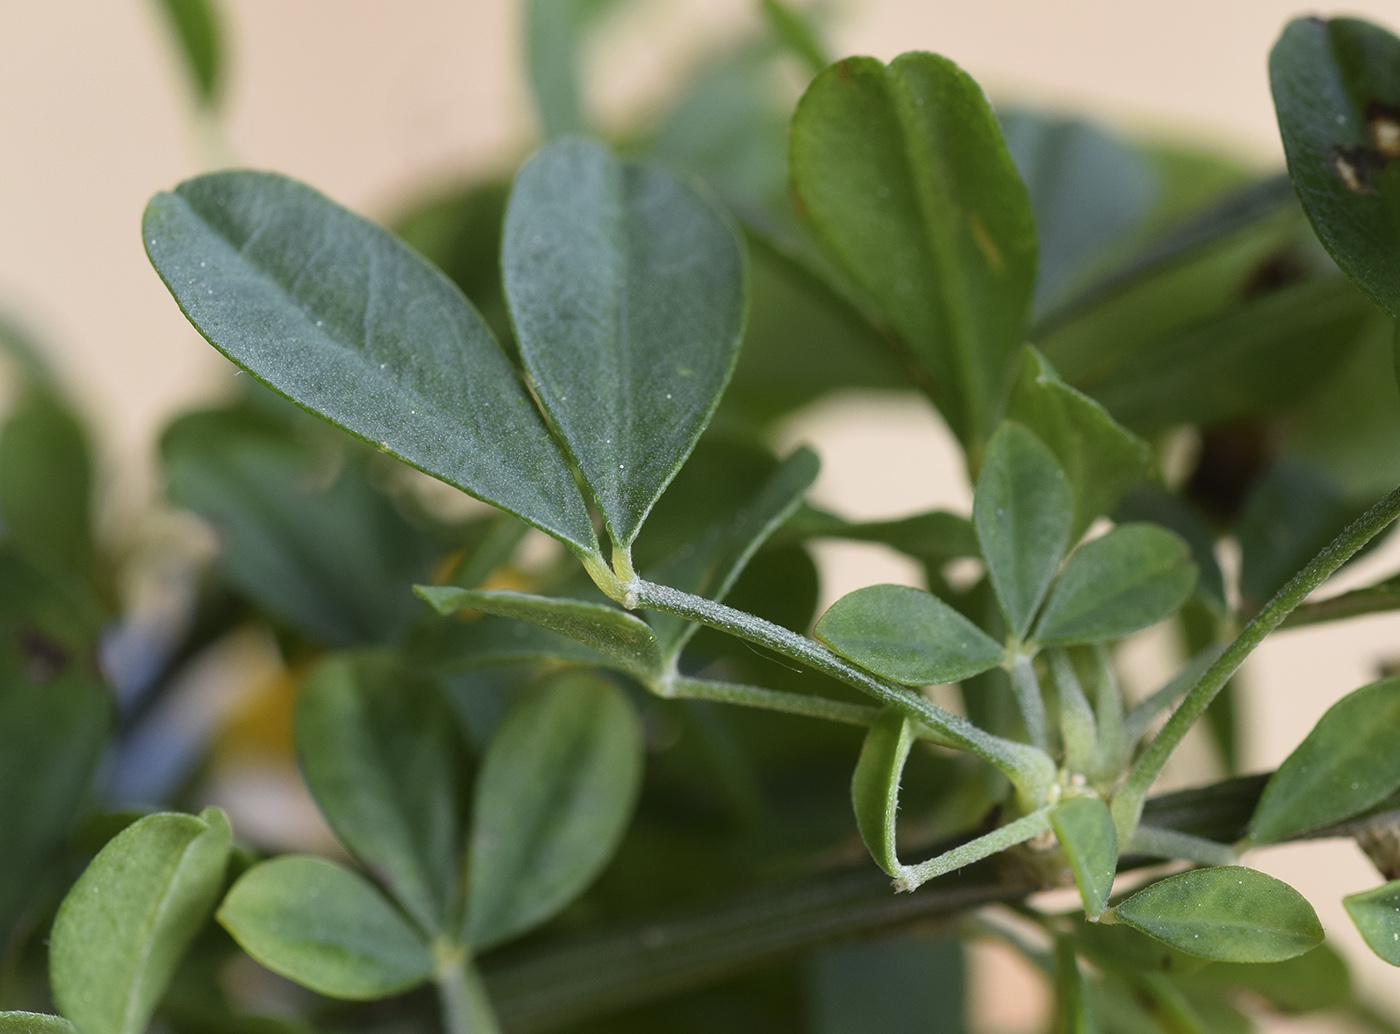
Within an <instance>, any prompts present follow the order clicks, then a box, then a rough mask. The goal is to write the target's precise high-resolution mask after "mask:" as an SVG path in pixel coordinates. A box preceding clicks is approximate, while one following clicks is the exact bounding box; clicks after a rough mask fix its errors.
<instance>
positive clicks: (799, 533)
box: [777, 506, 981, 567]
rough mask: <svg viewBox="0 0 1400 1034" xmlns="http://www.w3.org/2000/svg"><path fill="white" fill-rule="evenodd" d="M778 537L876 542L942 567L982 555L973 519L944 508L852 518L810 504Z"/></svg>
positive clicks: (788, 523)
mask: <svg viewBox="0 0 1400 1034" xmlns="http://www.w3.org/2000/svg"><path fill="white" fill-rule="evenodd" d="M777 537H778V539H779V540H780V541H784V542H786V541H788V540H789V539H797V540H799V541H805V540H807V539H822V538H831V539H847V540H849V541H852V542H879V543H882V544H884V545H886V546H889V547H890V548H892V549H897V550H899V552H901V553H905V554H907V555H909V556H911V557H913V558H914V559H916V560H921V561H923V562H924V563H925V564H928V565H930V566H933V567H942V566H943V565H944V564H946V563H947V562H948V561H950V560H956V559H958V558H960V557H976V556H980V555H981V554H980V553H979V551H978V549H977V533H976V532H975V531H974V530H973V528H972V522H971V521H969V520H968V519H967V518H966V517H960V516H958V515H957V514H955V513H947V512H946V511H943V510H931V511H929V512H928V513H919V514H915V515H914V516H912V517H902V518H899V519H898V520H893V521H860V522H852V521H848V520H846V519H845V518H843V517H838V516H836V515H835V514H832V513H826V512H825V511H823V510H818V509H817V508H815V507H813V506H802V507H800V508H799V509H798V510H797V512H795V513H794V514H793V515H792V518H791V519H790V520H789V521H788V522H787V523H786V524H785V525H783V527H782V529H781V530H780V532H779V533H778V536H777Z"/></svg>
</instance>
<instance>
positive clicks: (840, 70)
mask: <svg viewBox="0 0 1400 1034" xmlns="http://www.w3.org/2000/svg"><path fill="white" fill-rule="evenodd" d="M836 78H838V79H840V80H841V81H842V82H843V83H845V84H846V85H848V86H849V85H850V84H851V83H853V82H854V81H855V80H854V79H853V78H852V77H851V69H850V67H849V62H846V61H838V62H836Z"/></svg>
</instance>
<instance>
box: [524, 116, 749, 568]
mask: <svg viewBox="0 0 1400 1034" xmlns="http://www.w3.org/2000/svg"><path fill="white" fill-rule="evenodd" d="M501 268H502V270H503V272H504V277H505V290H506V297H507V299H508V300H509V302H510V309H511V316H512V317H513V319H514V323H515V333H516V340H517V343H518V344H519V346H520V357H521V360H522V361H523V362H524V364H525V368H526V370H527V371H528V372H529V374H530V378H531V387H532V388H533V389H534V392H535V395H536V397H537V398H538V399H539V400H540V403H541V404H542V405H543V406H544V409H545V411H546V412H547V413H548V414H549V416H550V419H551V421H552V423H553V426H554V427H555V428H556V430H557V431H558V433H559V436H560V438H561V439H562V440H563V441H564V443H565V444H566V445H567V446H568V449H569V452H570V454H571V455H572V457H573V458H574V460H575V461H576V462H577V463H578V466H579V470H580V472H581V473H582V474H583V477H584V480H585V481H587V482H588V484H589V486H590V487H591V488H592V490H593V494H594V496H595V497H596V499H597V501H598V506H599V508H600V509H601V510H602V512H603V518H604V520H605V521H606V523H607V525H608V529H609V532H610V534H611V536H612V539H613V542H614V543H615V544H617V545H618V546H619V547H621V548H623V549H626V548H627V547H629V546H630V545H631V544H632V540H633V539H635V538H636V536H637V531H638V530H639V529H640V528H641V525H642V521H643V520H645V519H646V515H647V513H648V512H649V511H650V510H651V508H652V506H653V505H654V504H655V502H656V499H657V497H658V496H660V495H661V492H662V491H663V490H664V489H665V487H666V485H667V484H668V483H669V482H670V480H671V479H672V478H673V477H674V476H675V474H676V471H677V470H679V469H680V466H681V464H682V463H684V462H685V458H686V457H687V456H688V455H690V451H691V449H693V448H694V447H695V442H696V439H698V438H699V437H700V432H701V431H703V430H704V429H705V425H706V424H708V423H709V421H710V417H711V416H712V415H713V414H714V411H715V407H716V406H717V405H718V404H719V398H720V395H721V394H723V392H724V388H725V385H726V384H727V383H728V382H729V375H730V373H731V372H732V371H733V369H734V362H735V360H736V359H737V357H738V354H739V342H740V339H741V336H742V334H743V327H744V310H745V306H746V284H745V279H746V270H745V258H744V252H743V249H742V247H741V246H740V244H739V242H738V240H737V238H736V237H735V236H734V231H733V230H732V229H731V228H730V227H729V225H728V223H727V222H726V221H725V218H724V216H723V215H721V214H720V212H719V211H718V209H716V208H715V206H714V205H713V204H711V203H710V202H709V201H708V200H706V199H705V198H704V197H702V196H701V195H700V194H699V193H697V192H696V191H695V190H694V189H693V188H691V187H689V186H687V185H686V184H685V183H683V182H682V181H681V180H679V179H678V178H677V177H676V176H675V175H673V174H672V173H670V172H668V171H667V170H666V169H664V168H663V167H662V166H660V165H659V164H656V163H653V162H635V161H623V160H622V159H619V158H617V157H616V156H615V155H614V154H613V153H612V152H611V151H609V150H608V149H607V148H606V147H604V146H603V145H601V144H598V143H595V142H593V141H590V140H584V139H579V138H571V139H567V140H561V141H559V142H557V143H554V144H551V145H549V146H548V147H545V148H544V149H543V150H541V151H540V152H539V153H538V154H536V155H535V157H533V158H532V159H531V160H530V161H529V162H528V163H527V164H526V166H525V168H523V169H521V170H520V173H519V175H517V176H516V178H515V186H514V187H513V188H512V190H511V196H510V204H509V206H508V207H507V209H506V222H505V230H504V236H503V238H502V242H501Z"/></svg>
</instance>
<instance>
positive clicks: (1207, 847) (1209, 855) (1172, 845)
mask: <svg viewBox="0 0 1400 1034" xmlns="http://www.w3.org/2000/svg"><path fill="white" fill-rule="evenodd" d="M1128 851H1129V852H1131V853H1133V854H1145V855H1152V856H1154V857H1156V858H1182V859H1185V860H1186V861H1188V862H1196V863H1198V864H1200V865H1236V864H1238V863H1239V856H1238V855H1236V854H1235V852H1234V850H1233V849H1232V848H1231V847H1230V845H1229V844H1220V843H1217V842H1216V841H1214V840H1207V839H1206V838H1205V837H1197V836H1192V835H1191V834H1190V833H1182V832H1180V831H1178V830H1175V829H1161V828H1159V827H1157V826H1143V825H1139V826H1138V828H1137V830H1136V831H1135V832H1134V833H1133V839H1132V840H1131V841H1130V842H1129V844H1128Z"/></svg>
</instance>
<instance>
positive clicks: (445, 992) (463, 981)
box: [433, 944, 501, 1034]
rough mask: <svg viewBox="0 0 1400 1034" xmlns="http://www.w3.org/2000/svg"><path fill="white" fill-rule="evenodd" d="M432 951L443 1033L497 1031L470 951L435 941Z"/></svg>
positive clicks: (498, 1025)
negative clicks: (435, 964) (435, 961)
mask: <svg viewBox="0 0 1400 1034" xmlns="http://www.w3.org/2000/svg"><path fill="white" fill-rule="evenodd" d="M433 954H434V956H435V957H436V959H437V967H436V970H435V972H434V974H433V982H434V983H436V984H437V990H438V1001H439V1003H441V1005H442V1026H443V1030H444V1031H445V1032H446V1034H500V1032H501V1026H500V1024H499V1023H497V1022H496V1013H495V1010H494V1009H492V1008H491V999H490V997H489V996H488V995H487V994H486V985H485V984H483V983H482V980H481V973H480V972H479V971H478V970H477V968H476V963H475V962H473V961H472V957H471V954H470V953H469V952H468V951H467V950H466V949H465V948H463V947H462V946H461V945H455V944H440V945H435V946H434V949H433Z"/></svg>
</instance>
